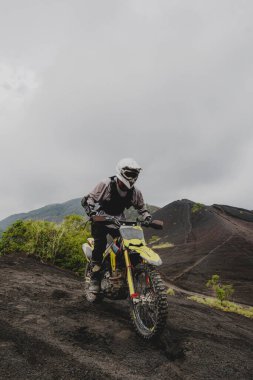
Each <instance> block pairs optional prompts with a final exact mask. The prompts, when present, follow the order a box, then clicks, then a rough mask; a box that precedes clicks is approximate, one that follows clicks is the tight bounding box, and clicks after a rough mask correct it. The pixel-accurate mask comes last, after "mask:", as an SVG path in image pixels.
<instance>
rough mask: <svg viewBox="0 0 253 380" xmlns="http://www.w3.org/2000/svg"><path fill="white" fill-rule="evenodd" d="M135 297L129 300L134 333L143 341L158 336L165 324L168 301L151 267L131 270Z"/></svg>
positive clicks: (156, 274)
mask: <svg viewBox="0 0 253 380" xmlns="http://www.w3.org/2000/svg"><path fill="white" fill-rule="evenodd" d="M133 279H134V286H135V292H136V294H137V297H136V298H134V299H131V300H130V314H131V319H132V322H133V325H134V327H135V330H136V332H137V333H138V335H140V336H141V337H142V338H144V339H145V340H151V339H155V338H156V337H157V336H159V335H160V334H161V333H162V331H163V329H164V327H165V324H166V319H167V314H168V301H167V294H166V288H165V285H164V283H163V280H162V278H161V275H160V273H159V272H158V271H157V270H156V269H155V268H154V267H153V266H151V265H147V264H145V265H144V264H139V265H137V266H136V267H135V268H134V269H133Z"/></svg>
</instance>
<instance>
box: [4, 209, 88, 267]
mask: <svg viewBox="0 0 253 380" xmlns="http://www.w3.org/2000/svg"><path fill="white" fill-rule="evenodd" d="M89 236H90V229H89V226H88V227H87V223H86V222H85V219H84V218H83V217H81V216H79V215H70V216H67V217H66V218H65V219H64V221H63V222H62V223H61V224H56V223H53V222H47V221H41V220H19V221H17V222H15V223H13V224H12V225H11V226H10V227H9V228H8V229H7V230H6V231H5V232H4V233H3V237H2V240H1V243H0V252H1V253H2V254H7V253H19V252H24V253H26V254H28V255H32V256H35V257H38V258H39V259H40V260H42V261H46V262H49V263H52V264H56V265H58V266H60V267H62V268H66V269H71V270H73V271H75V272H76V273H79V274H81V273H83V271H84V267H85V256H84V254H83V251H82V243H83V242H84V241H85V240H86V239H87V238H88V237H89Z"/></svg>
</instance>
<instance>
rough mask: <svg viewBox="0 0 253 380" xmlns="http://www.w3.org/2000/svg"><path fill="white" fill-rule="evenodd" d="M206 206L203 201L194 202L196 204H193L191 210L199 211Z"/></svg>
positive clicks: (193, 211)
mask: <svg viewBox="0 0 253 380" xmlns="http://www.w3.org/2000/svg"><path fill="white" fill-rule="evenodd" d="M203 208H204V205H203V204H202V203H194V205H193V206H192V208H191V211H192V213H193V214H194V213H196V212H199V211H200V210H202V209H203Z"/></svg>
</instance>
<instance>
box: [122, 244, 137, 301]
mask: <svg viewBox="0 0 253 380" xmlns="http://www.w3.org/2000/svg"><path fill="white" fill-rule="evenodd" d="M124 257H125V262H126V269H127V282H128V287H129V293H130V297H131V298H132V299H134V298H137V297H138V294H137V293H135V290H134V281H133V274H132V265H131V262H130V259H129V254H128V251H127V249H125V251H124Z"/></svg>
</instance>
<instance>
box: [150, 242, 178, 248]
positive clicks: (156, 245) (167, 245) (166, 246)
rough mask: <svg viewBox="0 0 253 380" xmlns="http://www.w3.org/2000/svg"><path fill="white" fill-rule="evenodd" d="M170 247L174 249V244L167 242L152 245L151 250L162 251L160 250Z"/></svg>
mask: <svg viewBox="0 0 253 380" xmlns="http://www.w3.org/2000/svg"><path fill="white" fill-rule="evenodd" d="M171 247H174V244H173V243H169V242H167V243H161V244H155V245H152V248H153V249H162V248H171Z"/></svg>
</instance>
